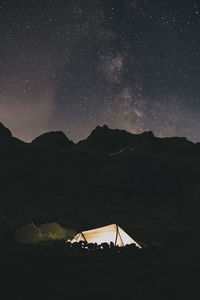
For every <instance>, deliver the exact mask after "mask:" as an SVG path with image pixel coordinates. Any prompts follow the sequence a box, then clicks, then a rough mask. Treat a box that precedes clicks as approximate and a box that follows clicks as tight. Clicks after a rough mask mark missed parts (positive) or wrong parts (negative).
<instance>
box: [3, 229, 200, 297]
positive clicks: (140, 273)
mask: <svg viewBox="0 0 200 300" xmlns="http://www.w3.org/2000/svg"><path fill="white" fill-rule="evenodd" d="M135 231H136V232H137V233H138V235H140V237H141V239H143V240H144V241H147V242H150V240H152V241H154V244H155V241H158V240H159V242H160V244H159V245H156V246H155V249H154V250H155V252H154V253H153V255H152V256H151V255H150V256H144V257H143V258H139V259H138V258H136V257H134V256H123V255H117V256H115V255H113V256H112V255H103V256H97V257H96V256H92V255H91V256H83V257H82V256H79V255H77V256H76V255H72V256H68V255H63V254H62V253H61V252H60V253H59V252H55V251H53V250H51V249H50V250H49V251H48V252H44V251H42V250H41V249H39V246H36V245H35V246H33V245H32V246H30V245H29V246H27V245H26V246H25V245H23V246H22V245H20V246H19V245H18V246H17V245H13V246H10V247H9V248H8V247H4V248H1V258H0V276H1V281H0V282H1V283H0V286H1V296H2V297H1V299H19V300H22V299H41V300H44V299H121V298H123V299H198V295H199V274H200V257H199V248H200V242H199V239H198V237H199V233H200V229H199V230H197V229H196V230H194V229H193V228H168V229H166V228H160V229H156V228H151V229H150V228H148V227H146V228H137V229H136V228H135ZM152 243H153V242H152Z"/></svg>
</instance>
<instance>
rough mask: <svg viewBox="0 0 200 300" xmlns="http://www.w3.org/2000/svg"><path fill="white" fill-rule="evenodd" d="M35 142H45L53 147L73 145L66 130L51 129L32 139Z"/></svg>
mask: <svg viewBox="0 0 200 300" xmlns="http://www.w3.org/2000/svg"><path fill="white" fill-rule="evenodd" d="M32 143H33V144H43V145H47V146H51V147H56V148H61V147H66V146H70V145H73V142H72V141H70V140H69V139H68V138H67V137H66V135H65V134H64V132H62V131H50V132H46V133H44V134H42V135H40V136H38V137H37V138H35V139H34V140H33V141H32Z"/></svg>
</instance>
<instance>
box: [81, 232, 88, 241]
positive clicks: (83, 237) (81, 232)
mask: <svg viewBox="0 0 200 300" xmlns="http://www.w3.org/2000/svg"><path fill="white" fill-rule="evenodd" d="M81 235H82V237H83V238H84V240H85V242H86V243H87V241H86V238H85V236H84V234H83V233H82V232H81Z"/></svg>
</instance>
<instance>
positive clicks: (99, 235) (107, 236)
mask: <svg viewBox="0 0 200 300" xmlns="http://www.w3.org/2000/svg"><path fill="white" fill-rule="evenodd" d="M80 241H86V242H87V243H97V244H102V243H108V244H109V243H111V242H113V244H114V245H117V246H120V247H123V246H125V245H127V244H135V245H136V246H137V247H138V248H142V247H141V246H140V245H139V244H138V243H137V242H136V241H134V240H133V239H132V238H131V237H130V236H129V235H128V234H127V233H126V232H125V231H124V230H123V229H122V228H121V227H119V226H118V225H116V224H111V225H108V226H104V227H99V228H96V229H92V230H87V231H82V232H80V233H78V234H77V235H75V237H74V238H73V239H72V240H71V243H74V242H80Z"/></svg>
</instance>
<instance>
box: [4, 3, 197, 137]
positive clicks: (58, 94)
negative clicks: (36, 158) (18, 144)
mask: <svg viewBox="0 0 200 300" xmlns="http://www.w3.org/2000/svg"><path fill="white" fill-rule="evenodd" d="M0 14H1V18H0V36H1V43H0V64H1V65H0V70H1V71H0V121H1V122H3V123H4V124H5V125H6V126H8V127H9V128H10V129H11V130H12V132H13V134H14V135H15V136H17V137H19V138H21V139H23V140H26V141H30V140H31V139H33V138H34V137H36V136H37V135H39V134H41V133H43V132H45V131H49V130H63V131H64V132H65V133H66V135H67V136H68V137H69V138H70V139H73V140H74V141H78V140H80V139H83V138H85V137H87V136H88V135H89V133H90V132H91V130H92V129H94V127H95V126H96V125H103V124H107V125H108V126H109V127H111V128H120V129H126V130H128V131H130V132H133V133H139V132H143V131H145V130H152V131H153V132H154V134H155V135H157V136H172V135H173V136H186V137H187V138H188V139H190V140H192V141H200V133H199V132H200V131H199V127H200V126H199V124H200V84H199V80H200V55H199V53H200V40H199V36H200V4H199V1H195V0H188V1H186V0H173V1H172V0H171V1H168V0H165V1H153V0H135V1H129V0H127V1H112V0H110V1H108V0H102V1H100V0H99V1H96V0H91V1H90V0H80V1H76V0H74V1H62V0H61V1H53V0H52V1H51V0H49V1H41V3H40V2H39V1H25V0H24V1H23V0H21V1H17V0H16V1H1V2H0Z"/></svg>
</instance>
